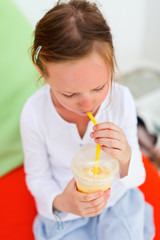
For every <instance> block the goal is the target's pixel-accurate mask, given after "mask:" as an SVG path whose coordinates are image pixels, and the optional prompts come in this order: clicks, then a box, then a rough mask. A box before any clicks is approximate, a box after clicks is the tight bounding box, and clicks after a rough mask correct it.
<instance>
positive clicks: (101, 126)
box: [93, 122, 122, 132]
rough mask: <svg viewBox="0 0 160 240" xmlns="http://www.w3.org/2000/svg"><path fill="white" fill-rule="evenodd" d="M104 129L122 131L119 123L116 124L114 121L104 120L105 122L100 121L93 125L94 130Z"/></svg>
mask: <svg viewBox="0 0 160 240" xmlns="http://www.w3.org/2000/svg"><path fill="white" fill-rule="evenodd" d="M104 129H110V130H112V131H115V132H122V130H121V128H119V127H118V126H117V125H115V124H114V123H112V122H104V123H98V124H97V125H95V126H94V127H93V130H94V131H99V130H104Z"/></svg>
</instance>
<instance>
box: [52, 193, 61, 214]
mask: <svg viewBox="0 0 160 240" xmlns="http://www.w3.org/2000/svg"><path fill="white" fill-rule="evenodd" d="M58 211H63V201H62V199H61V194H59V195H57V196H56V197H55V199H54V200H53V203H52V212H58Z"/></svg>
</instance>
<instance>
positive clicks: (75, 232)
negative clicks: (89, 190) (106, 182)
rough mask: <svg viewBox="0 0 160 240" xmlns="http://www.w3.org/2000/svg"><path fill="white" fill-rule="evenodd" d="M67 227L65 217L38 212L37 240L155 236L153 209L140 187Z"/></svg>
mask: <svg viewBox="0 0 160 240" xmlns="http://www.w3.org/2000/svg"><path fill="white" fill-rule="evenodd" d="M57 220H58V219H57ZM63 227H64V231H62V224H61V221H59V222H58V221H57V222H54V221H51V220H48V219H46V218H44V217H42V216H37V217H36V219H35V222H34V234H35V240H46V239H48V240H75V239H76V240H103V239H104V240H107V239H109V240H110V239H111V240H152V239H153V237H154V232H155V229H154V223H153V209H152V207H151V206H150V205H149V204H147V203H146V202H145V201H144V198H143V194H142V193H141V192H140V191H139V190H138V189H131V190H129V191H128V192H127V193H126V194H125V195H124V196H123V197H122V198H121V199H120V200H119V201H118V202H117V203H116V205H115V206H113V207H109V208H106V209H105V210H104V211H103V212H102V213H101V214H100V215H99V216H96V217H92V218H80V219H77V220H72V221H66V222H63ZM57 229H59V232H57Z"/></svg>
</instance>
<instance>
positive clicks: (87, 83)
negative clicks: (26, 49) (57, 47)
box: [46, 53, 109, 91]
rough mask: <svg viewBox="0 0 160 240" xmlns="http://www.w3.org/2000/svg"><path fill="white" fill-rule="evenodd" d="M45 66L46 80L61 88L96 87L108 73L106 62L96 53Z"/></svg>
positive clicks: (75, 89)
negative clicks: (75, 59)
mask: <svg viewBox="0 0 160 240" xmlns="http://www.w3.org/2000/svg"><path fill="white" fill-rule="evenodd" d="M46 68H47V73H48V78H47V80H48V82H49V83H50V84H54V86H55V87H56V88H57V89H61V90H63V89H64V90H70V91H71V89H72V91H77V88H78V89H80V90H82V91H83V89H84V91H85V89H87V88H97V87H98V86H100V85H101V84H103V83H104V82H105V81H106V79H107V77H108V75H109V68H108V66H107V64H106V62H105V61H104V60H103V58H102V57H101V56H100V55H99V54H96V53H94V54H91V55H90V56H88V57H85V58H83V59H80V60H77V61H68V62H61V63H48V64H47V66H46Z"/></svg>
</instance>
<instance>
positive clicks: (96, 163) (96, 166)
mask: <svg viewBox="0 0 160 240" xmlns="http://www.w3.org/2000/svg"><path fill="white" fill-rule="evenodd" d="M87 115H88V117H89V118H90V120H91V121H92V122H93V124H94V125H96V124H97V121H96V120H95V118H94V117H93V115H92V113H91V112H87ZM100 148H101V145H100V144H99V143H98V144H97V148H96V158H95V165H94V174H98V165H99V155H100Z"/></svg>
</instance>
